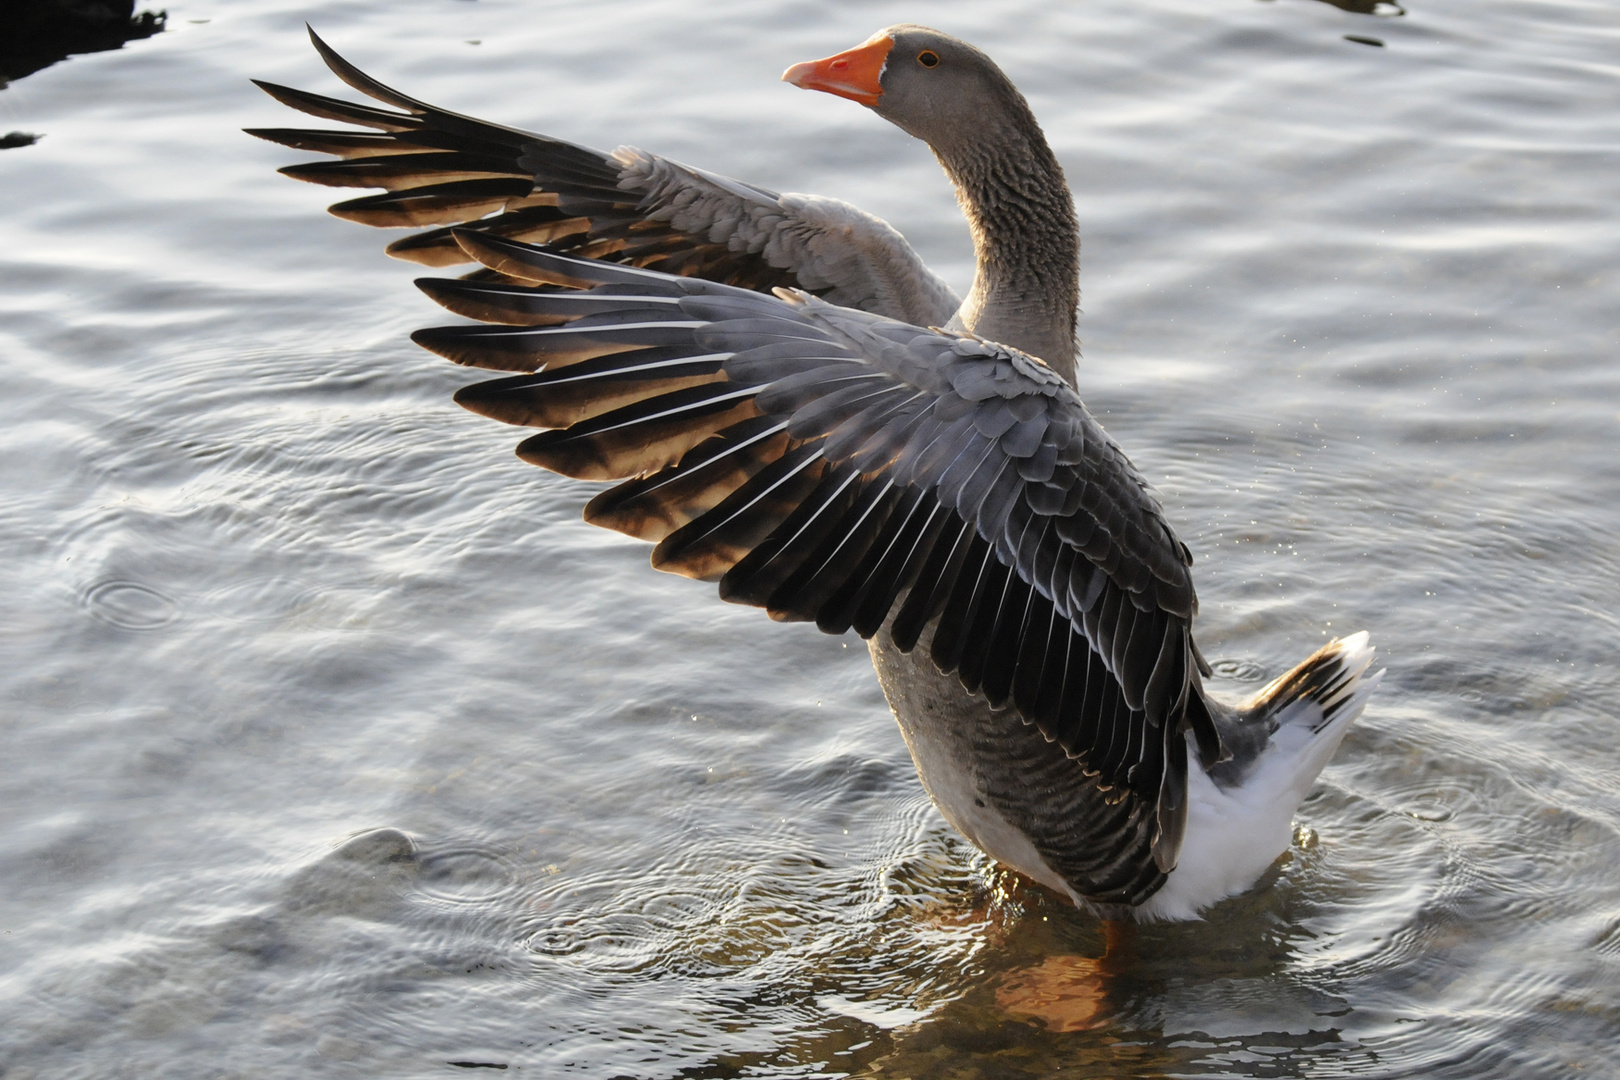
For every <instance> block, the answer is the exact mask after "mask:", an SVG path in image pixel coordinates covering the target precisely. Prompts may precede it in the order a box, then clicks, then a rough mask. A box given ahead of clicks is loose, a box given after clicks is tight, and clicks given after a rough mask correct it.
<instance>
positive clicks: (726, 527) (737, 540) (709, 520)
mask: <svg viewBox="0 0 1620 1080" xmlns="http://www.w3.org/2000/svg"><path fill="white" fill-rule="evenodd" d="M825 466H826V462H825V461H824V460H823V459H822V457H821V454H820V451H819V449H818V448H817V447H816V446H815V445H814V444H807V445H804V446H799V447H795V448H793V449H791V450H789V451H788V452H787V453H785V454H783V455H782V456H781V457H780V458H778V459H776V460H775V461H773V462H771V463H770V464H768V465H767V466H765V467H764V468H763V469H761V470H760V471H759V472H758V473H756V474H755V475H754V476H753V477H752V478H750V479H749V480H748V481H747V482H746V483H744V484H743V485H742V486H741V487H739V488H738V489H737V490H736V491H733V492H732V493H731V494H730V495H728V496H726V497H725V498H724V499H723V500H721V502H720V504H719V505H718V506H716V507H715V508H714V509H713V510H710V511H709V512H708V513H706V514H704V515H702V516H701V517H699V518H697V519H696V520H695V521H693V522H691V523H690V524H687V525H683V526H682V527H681V528H679V529H676V530H675V531H674V532H672V533H670V534H669V535H668V536H666V537H665V538H664V539H663V540H662V541H660V542H659V544H658V546H657V547H655V548H653V553H652V562H653V565H654V566H656V567H658V568H659V569H661V570H667V571H669V572H670V573H676V574H684V575H685V576H687V577H693V578H698V579H699V580H702V581H719V580H720V579H721V578H722V577H723V576H724V575H725V574H726V572H727V571H729V570H730V569H731V568H732V567H733V566H735V565H736V564H737V562H738V561H739V560H741V559H742V558H743V557H744V556H745V555H747V554H748V552H750V551H752V550H753V549H754V548H755V547H756V546H757V545H758V544H760V543H761V542H762V541H763V540H764V539H765V538H766V537H767V536H769V535H770V534H771V532H772V531H774V530H775V529H776V527H777V526H778V525H780V524H781V523H782V521H783V520H785V519H786V518H787V516H788V515H789V514H791V513H792V512H793V511H794V510H795V509H797V507H798V506H799V504H800V503H801V502H802V501H803V500H804V498H805V497H806V496H807V495H809V494H810V492H811V491H813V490H814V489H815V486H816V485H817V484H818V483H820V481H821V477H822V473H823V472H824V470H825Z"/></svg>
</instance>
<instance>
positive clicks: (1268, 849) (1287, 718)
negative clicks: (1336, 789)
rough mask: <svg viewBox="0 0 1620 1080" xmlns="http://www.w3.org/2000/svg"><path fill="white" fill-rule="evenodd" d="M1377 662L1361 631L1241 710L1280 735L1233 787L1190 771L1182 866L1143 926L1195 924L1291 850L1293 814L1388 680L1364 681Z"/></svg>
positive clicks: (1146, 910)
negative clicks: (1206, 911)
mask: <svg viewBox="0 0 1620 1080" xmlns="http://www.w3.org/2000/svg"><path fill="white" fill-rule="evenodd" d="M1372 661H1373V648H1372V646H1371V645H1370V644H1369V640H1368V635H1367V634H1366V632H1365V631H1363V632H1362V633H1359V634H1352V635H1350V636H1349V637H1347V638H1343V639H1340V640H1335V641H1331V642H1329V643H1328V644H1327V645H1325V646H1323V647H1322V648H1321V649H1320V650H1318V651H1317V652H1316V653H1315V654H1313V655H1312V656H1311V657H1309V658H1308V659H1307V660H1305V662H1304V663H1302V664H1300V665H1299V666H1298V667H1296V668H1294V669H1293V670H1292V671H1290V672H1288V673H1287V674H1286V675H1284V676H1282V677H1281V678H1279V679H1277V680H1275V681H1274V682H1272V683H1270V684H1269V685H1268V686H1266V687H1265V688H1264V689H1263V690H1261V691H1260V692H1259V693H1258V694H1256V695H1255V696H1254V697H1253V698H1252V699H1250V701H1248V702H1246V703H1245V704H1244V706H1242V708H1241V709H1240V713H1241V714H1242V715H1243V716H1244V722H1245V723H1266V724H1268V725H1270V724H1274V725H1275V727H1274V729H1273V732H1272V735H1271V739H1270V741H1269V742H1268V743H1267V745H1266V747H1265V749H1264V750H1262V751H1261V752H1260V755H1259V757H1257V758H1256V759H1255V760H1254V762H1253V763H1252V764H1251V765H1250V766H1249V767H1248V768H1247V769H1246V770H1245V771H1244V773H1243V776H1242V779H1241V780H1240V781H1239V782H1237V783H1235V784H1228V785H1227V786H1224V787H1223V786H1221V785H1219V784H1217V783H1216V782H1215V780H1213V779H1212V778H1211V777H1210V776H1209V775H1208V774H1207V773H1205V772H1204V770H1202V769H1199V768H1194V769H1192V770H1190V775H1189V776H1188V778H1187V833H1186V836H1185V838H1184V839H1183V841H1182V845H1181V858H1180V861H1179V862H1178V863H1177V865H1176V868H1175V870H1173V871H1172V872H1171V874H1170V879H1169V880H1168V881H1166V882H1165V885H1164V888H1162V889H1160V890H1159V891H1158V892H1157V893H1155V894H1154V895H1153V897H1152V898H1151V899H1149V900H1148V902H1147V903H1145V904H1143V905H1142V906H1141V907H1140V908H1138V909H1137V910H1136V912H1135V915H1136V918H1137V919H1139V920H1143V921H1155V920H1159V919H1191V918H1196V917H1197V915H1198V912H1199V911H1201V910H1202V909H1203V908H1206V907H1208V906H1209V905H1210V904H1213V903H1215V902H1216V901H1217V900H1222V899H1224V898H1226V897H1228V896H1234V895H1236V894H1237V893H1240V892H1242V891H1243V890H1245V889H1247V888H1248V887H1249V886H1251V885H1253V884H1254V883H1255V881H1257V880H1258V879H1259V877H1260V875H1261V874H1263V873H1265V871H1266V868H1267V867H1269V866H1270V865H1271V864H1272V863H1273V862H1275V861H1276V859H1277V856H1279V855H1281V854H1282V853H1283V852H1284V851H1286V850H1288V845H1289V843H1290V842H1291V841H1292V839H1293V828H1292V826H1293V817H1294V811H1295V810H1296V809H1298V808H1299V804H1300V803H1301V802H1302V801H1303V800H1304V798H1305V795H1306V793H1308V792H1309V791H1310V789H1311V785H1312V784H1313V783H1315V782H1316V777H1317V775H1318V774H1319V773H1321V771H1322V768H1323V766H1325V765H1326V764H1327V763H1328V761H1329V759H1331V758H1332V757H1333V754H1334V752H1335V751H1337V750H1338V748H1339V743H1340V742H1342V741H1343V739H1344V736H1345V733H1346V732H1347V731H1349V729H1350V725H1351V724H1352V723H1354V722H1355V719H1356V717H1358V716H1360V715H1361V710H1362V709H1363V708H1364V707H1365V706H1366V704H1367V699H1368V698H1369V697H1370V696H1371V695H1372V692H1373V689H1374V688H1375V687H1376V686H1377V685H1378V683H1379V681H1380V680H1381V679H1382V678H1383V676H1384V673H1383V672H1382V671H1377V672H1374V673H1372V674H1371V675H1368V674H1367V668H1368V667H1369V666H1371V664H1372Z"/></svg>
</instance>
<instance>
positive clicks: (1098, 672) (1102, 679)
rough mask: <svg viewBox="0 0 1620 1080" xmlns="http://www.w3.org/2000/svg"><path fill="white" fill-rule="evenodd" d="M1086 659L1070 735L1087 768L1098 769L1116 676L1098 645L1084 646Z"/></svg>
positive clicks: (1090, 769) (1070, 739)
mask: <svg viewBox="0 0 1620 1080" xmlns="http://www.w3.org/2000/svg"><path fill="white" fill-rule="evenodd" d="M1084 661H1085V665H1086V667H1085V684H1084V685H1083V686H1082V687H1081V688H1080V690H1081V693H1079V694H1078V695H1076V698H1075V701H1074V703H1073V705H1074V715H1073V717H1072V718H1071V720H1070V726H1069V736H1068V737H1069V741H1070V743H1071V744H1072V745H1073V746H1074V747H1075V751H1076V752H1079V753H1080V754H1081V756H1083V757H1084V759H1085V762H1086V768H1087V769H1088V770H1089V771H1090V772H1092V773H1096V772H1097V760H1098V758H1099V756H1100V755H1101V753H1102V748H1101V747H1100V746H1099V739H1100V738H1101V737H1102V736H1103V735H1105V734H1106V732H1107V724H1108V722H1109V717H1108V715H1107V714H1106V713H1105V711H1104V710H1105V708H1106V707H1107V702H1108V695H1109V691H1110V690H1111V689H1112V688H1113V687H1114V677H1113V675H1112V674H1110V673H1109V671H1108V665H1107V663H1106V662H1105V661H1104V660H1103V658H1102V654H1101V653H1099V652H1098V651H1097V649H1096V646H1095V645H1088V646H1086V647H1085V657H1084Z"/></svg>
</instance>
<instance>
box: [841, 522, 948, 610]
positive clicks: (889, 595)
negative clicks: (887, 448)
mask: <svg viewBox="0 0 1620 1080" xmlns="http://www.w3.org/2000/svg"><path fill="white" fill-rule="evenodd" d="M949 523H950V514H949V513H948V512H947V511H946V510H945V508H944V507H942V506H940V505H939V504H938V503H936V502H934V500H933V499H932V498H930V497H929V496H928V494H927V493H926V492H918V502H917V504H916V505H915V506H914V507H913V508H912V510H911V512H910V513H909V514H908V515H907V517H906V523H905V525H904V527H903V528H902V530H901V531H900V532H899V533H898V534H896V536H895V540H894V543H893V544H891V545H890V546H889V549H888V550H887V551H885V552H884V553H883V557H882V558H881V560H879V562H878V564H877V566H876V567H875V568H874V569H873V570H872V573H871V575H870V576H869V577H868V579H867V584H866V585H864V586H863V587H862V588H863V591H862V592H860V593H858V594H857V595H856V597H855V600H854V604H855V611H854V616H853V618H852V619H851V622H850V625H851V626H852V627H853V628H854V630H855V632H856V633H857V634H859V635H860V636H861V637H863V638H870V637H871V636H872V635H873V634H875V633H877V632H878V630H879V629H880V628H881V627H882V625H883V621H884V620H885V619H886V618H888V616H889V612H890V611H892V610H894V603H895V601H896V600H897V599H899V597H900V594H901V593H903V592H905V591H906V590H907V589H909V588H911V587H912V585H913V583H914V582H915V581H917V579H918V575H919V573H920V572H921V570H922V565H923V563H924V562H926V561H927V559H928V553H929V552H930V551H931V550H932V549H933V546H934V544H935V543H936V542H937V541H938V540H939V536H940V534H941V533H942V532H944V531H945V528H946V526H947V525H949ZM913 640H915V639H913Z"/></svg>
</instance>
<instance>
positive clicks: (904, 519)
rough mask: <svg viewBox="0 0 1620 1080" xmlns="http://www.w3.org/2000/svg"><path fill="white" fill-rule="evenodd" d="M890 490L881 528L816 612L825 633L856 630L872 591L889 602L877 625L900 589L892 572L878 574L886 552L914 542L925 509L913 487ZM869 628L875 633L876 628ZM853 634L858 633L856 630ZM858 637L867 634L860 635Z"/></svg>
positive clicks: (924, 516)
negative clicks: (890, 494)
mask: <svg viewBox="0 0 1620 1080" xmlns="http://www.w3.org/2000/svg"><path fill="white" fill-rule="evenodd" d="M890 490H891V492H892V495H893V506H892V507H891V509H890V510H889V512H888V515H887V516H886V517H885V518H884V520H883V525H882V527H881V528H880V529H879V530H878V532H877V534H876V535H875V536H874V537H873V538H872V543H871V544H870V545H869V546H868V547H867V549H866V551H865V553H863V554H862V556H861V559H860V561H859V562H858V563H856V564H855V566H854V568H853V569H851V570H850V572H849V574H848V575H847V576H846V577H845V578H844V580H843V582H842V583H841V584H840V585H839V586H838V588H837V589H835V590H833V592H832V593H831V594H830V595H829V596H828V597H827V599H826V601H825V602H823V604H822V606H821V610H820V611H818V612H817V613H816V625H817V626H819V627H820V628H821V629H822V630H824V631H826V632H827V633H829V634H842V633H843V632H844V631H846V630H849V629H851V628H852V627H856V625H857V623H858V622H859V621H860V612H861V611H862V607H863V604H864V602H865V601H866V598H867V597H868V596H869V595H871V594H872V593H873V592H877V593H878V594H880V595H881V594H887V595H888V596H889V603H888V604H885V605H884V606H883V615H880V616H879V617H878V622H879V623H880V624H881V623H882V621H883V617H884V616H886V615H887V614H888V609H889V606H890V605H892V604H893V603H894V597H895V596H898V595H899V591H900V589H901V588H902V587H903V586H902V585H899V584H896V583H895V582H894V580H893V579H894V574H893V572H891V573H890V574H889V575H888V577H886V578H880V577H879V576H878V575H879V572H880V571H881V570H882V569H883V568H884V567H885V566H886V565H887V563H888V561H889V558H890V552H891V551H893V550H894V549H895V547H896V546H897V545H900V544H905V545H907V546H908V547H909V546H910V545H911V544H914V543H915V542H916V534H917V532H918V531H919V530H920V529H921V528H922V525H923V523H924V521H925V520H926V518H927V510H928V508H927V507H925V506H923V503H922V500H923V492H921V491H919V490H917V489H916V488H894V487H891V488H890ZM902 565H903V563H902ZM891 590H892V591H891ZM873 629H874V631H875V629H876V628H875V627H874V628H873ZM856 633H860V630H859V629H858V628H857V629H856ZM861 636H862V637H870V636H871V635H870V634H861Z"/></svg>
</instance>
